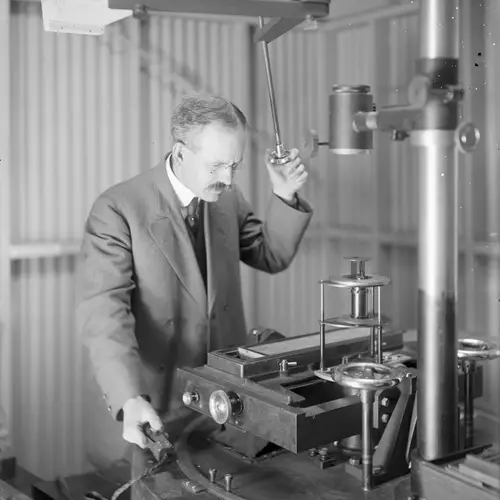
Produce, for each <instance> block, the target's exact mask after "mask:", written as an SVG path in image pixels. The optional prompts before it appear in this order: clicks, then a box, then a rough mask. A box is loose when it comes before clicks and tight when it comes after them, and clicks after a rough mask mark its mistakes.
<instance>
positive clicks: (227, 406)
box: [208, 390, 243, 425]
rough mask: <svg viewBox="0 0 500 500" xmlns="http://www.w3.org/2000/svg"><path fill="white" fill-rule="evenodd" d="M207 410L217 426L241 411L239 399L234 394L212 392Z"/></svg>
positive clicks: (219, 391)
mask: <svg viewBox="0 0 500 500" xmlns="http://www.w3.org/2000/svg"><path fill="white" fill-rule="evenodd" d="M208 408H209V411H210V415H211V417H212V418H213V419H214V420H215V422H217V423H218V424H221V425H222V424H225V423H226V422H227V421H228V420H229V417H230V416H231V415H234V414H236V413H240V412H241V411H242V409H243V406H242V404H241V401H240V399H239V398H238V396H237V395H236V394H235V393H234V392H228V393H226V392H224V391H222V390H218V391H214V392H212V394H210V398H209V400H208Z"/></svg>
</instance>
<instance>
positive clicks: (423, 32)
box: [419, 0, 460, 59]
mask: <svg viewBox="0 0 500 500" xmlns="http://www.w3.org/2000/svg"><path fill="white" fill-rule="evenodd" d="M459 3H460V2H459V0H421V1H420V19H419V22H420V57H421V58H425V59H440V58H450V59H458V57H459V54H460V52H459V50H460V49H459V36H458V31H459V20H460V19H459Z"/></svg>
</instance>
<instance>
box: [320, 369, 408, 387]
mask: <svg viewBox="0 0 500 500" xmlns="http://www.w3.org/2000/svg"><path fill="white" fill-rule="evenodd" d="M323 371H324V372H328V371H330V372H331V373H332V380H333V381H334V382H336V383H337V384H339V385H342V386H344V387H349V388H351V389H360V390H363V389H367V390H378V389H382V388H387V387H393V386H395V385H397V384H399V382H401V380H402V379H403V378H404V377H405V376H406V371H404V370H402V369H400V368H393V367H390V366H386V365H381V364H378V363H370V362H359V363H349V364H346V365H339V366H334V367H332V368H327V369H326V370H323ZM318 376H319V375H318ZM320 378H324V377H320Z"/></svg>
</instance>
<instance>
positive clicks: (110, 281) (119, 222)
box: [76, 195, 142, 420]
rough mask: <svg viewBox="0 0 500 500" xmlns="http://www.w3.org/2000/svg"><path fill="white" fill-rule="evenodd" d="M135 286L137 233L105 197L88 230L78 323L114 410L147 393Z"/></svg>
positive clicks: (96, 207) (97, 204)
mask: <svg viewBox="0 0 500 500" xmlns="http://www.w3.org/2000/svg"><path fill="white" fill-rule="evenodd" d="M134 288H135V283H134V280H133V259H132V251H131V235H130V230H129V228H128V225H127V223H126V221H125V218H124V217H123V215H122V214H121V213H120V211H119V210H118V209H117V208H116V206H114V204H113V203H112V202H111V200H109V199H108V198H106V197H105V196H104V195H103V196H101V197H100V198H98V200H97V201H96V202H95V204H94V206H93V207H92V210H91V212H90V214H89V217H88V219H87V222H86V224H85V228H84V236H83V244H82V249H81V255H80V261H79V269H78V273H77V287H76V320H77V328H78V332H79V334H80V335H81V336H82V338H83V342H84V344H85V346H86V347H87V348H88V350H89V355H90V360H91V363H92V366H93V369H94V373H95V377H96V380H97V382H98V384H99V385H100V387H101V389H102V391H103V395H104V398H105V399H106V400H107V402H108V405H109V406H108V409H109V410H110V412H111V414H112V415H113V417H114V418H115V419H117V420H121V418H122V411H121V409H122V408H123V405H124V403H125V401H127V400H128V399H129V398H133V397H136V396H138V395H140V394H141V387H142V381H141V361H140V357H139V352H138V345H137V341H136V338H135V332H134V327H135V319H134V316H133V314H132V312H131V296H132V293H133V291H134Z"/></svg>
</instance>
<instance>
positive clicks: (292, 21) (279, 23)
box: [253, 17, 304, 43]
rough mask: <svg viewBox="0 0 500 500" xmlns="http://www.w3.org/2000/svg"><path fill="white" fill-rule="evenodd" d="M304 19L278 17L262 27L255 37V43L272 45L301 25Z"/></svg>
mask: <svg viewBox="0 0 500 500" xmlns="http://www.w3.org/2000/svg"><path fill="white" fill-rule="evenodd" d="M303 22H304V19H302V18H295V17H294V18H286V17H277V18H275V19H271V20H270V21H268V22H267V23H266V24H265V25H264V26H263V27H260V28H259V29H258V30H257V32H256V33H255V35H254V38H253V40H254V42H267V43H270V42H272V41H273V40H276V38H278V37H280V36H281V35H283V34H285V33H286V32H288V31H290V30H291V29H293V28H295V26H298V25H299V24H302V23H303Z"/></svg>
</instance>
